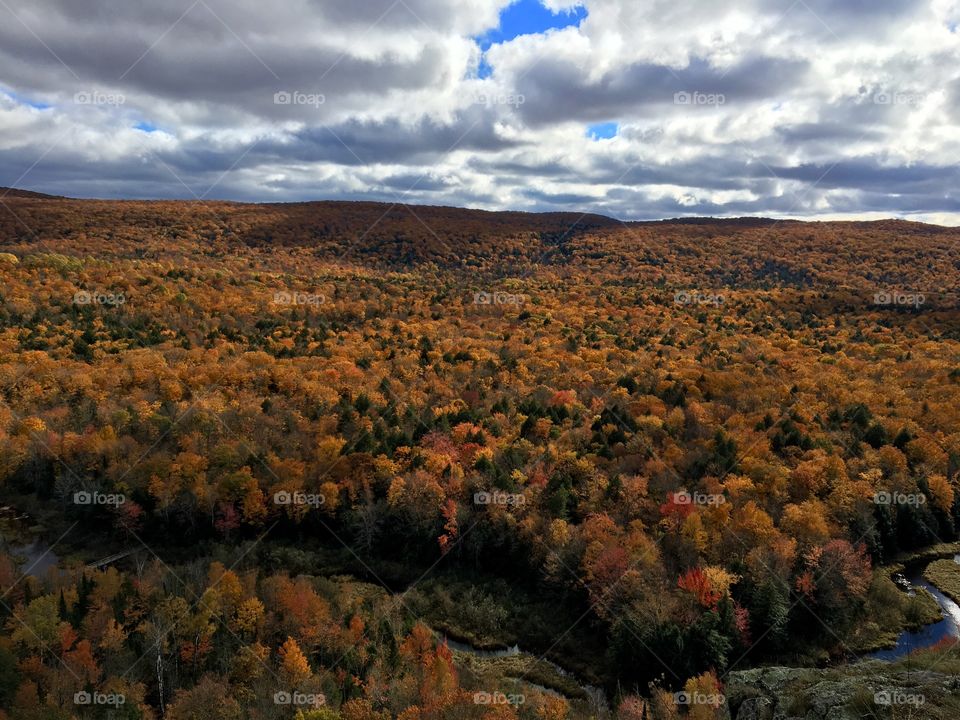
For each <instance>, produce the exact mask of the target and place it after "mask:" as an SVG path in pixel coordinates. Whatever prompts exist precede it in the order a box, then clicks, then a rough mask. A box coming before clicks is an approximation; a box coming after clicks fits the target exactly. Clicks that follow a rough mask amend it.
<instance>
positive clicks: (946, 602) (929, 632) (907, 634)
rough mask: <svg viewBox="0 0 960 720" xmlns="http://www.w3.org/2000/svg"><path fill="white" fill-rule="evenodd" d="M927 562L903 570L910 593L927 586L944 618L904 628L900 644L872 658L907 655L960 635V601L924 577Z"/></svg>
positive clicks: (959, 558) (885, 658)
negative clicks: (938, 588) (914, 628)
mask: <svg viewBox="0 0 960 720" xmlns="http://www.w3.org/2000/svg"><path fill="white" fill-rule="evenodd" d="M953 561H954V562H956V563H960V554H958V555H954V557H953ZM926 567H927V564H926V563H922V564H920V565H917V566H915V567H913V568H910V569H909V570H907V571H906V572H905V573H904V576H905V577H906V579H907V581H908V582H909V583H910V590H909V592H910V593H913V592H914V588H924V589H926V590H927V591H928V592H929V593H930V594H931V595H933V597H934V598H935V599H936V601H937V603H938V604H939V605H940V611H941V612H942V613H943V619H942V620H940V621H939V622H935V623H933V624H932V625H926V626H924V627H922V628H920V629H919V630H904V631H903V632H902V633H900V637H898V638H897V644H896V645H895V646H894V647H892V648H887V649H886V650H878V651H876V652H873V653H870V654H869V655H867V656H866V659H870V660H896V659H897V658H900V657H903V656H904V655H908V654H909V653H911V652H913V651H914V650H921V649H923V648H926V647H930V646H931V645H936V644H937V643H938V642H940V641H941V640H943V639H944V638H950V637H954V638H958V637H960V605H958V604H957V603H955V602H954V601H953V600H951V599H950V598H948V597H947V596H946V595H944V594H943V593H942V592H940V591H939V590H937V588H935V587H934V586H933V585H931V584H930V583H929V582H927V581H926V580H925V579H924V577H923V571H924V570H925V569H926Z"/></svg>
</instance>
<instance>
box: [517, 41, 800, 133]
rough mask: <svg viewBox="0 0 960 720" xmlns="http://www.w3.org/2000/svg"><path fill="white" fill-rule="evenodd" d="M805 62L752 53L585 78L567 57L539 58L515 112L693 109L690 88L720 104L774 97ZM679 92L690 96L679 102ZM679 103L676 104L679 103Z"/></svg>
mask: <svg viewBox="0 0 960 720" xmlns="http://www.w3.org/2000/svg"><path fill="white" fill-rule="evenodd" d="M806 69H807V63H806V62H805V61H802V60H786V59H778V58H765V57H757V58H751V59H748V60H745V61H743V62H741V63H738V64H737V65H736V66H735V67H733V68H730V69H726V70H724V69H722V68H716V67H712V66H711V65H710V64H709V63H708V62H707V61H705V60H703V59H695V60H693V61H691V63H690V64H689V65H688V66H687V67H685V68H681V69H674V68H670V67H667V66H665V65H654V64H649V63H635V64H632V65H629V66H627V67H625V68H621V69H618V70H615V71H611V72H610V73H607V74H606V75H605V76H604V77H602V78H600V80H598V81H596V82H589V81H588V79H587V78H586V76H585V73H584V71H583V70H582V69H580V68H578V67H576V66H575V65H573V64H572V63H570V62H556V63H539V64H537V65H536V66H535V67H534V68H533V69H532V70H531V71H530V72H529V73H528V74H526V75H525V76H524V77H523V78H522V79H521V81H520V84H519V91H520V92H521V93H522V94H523V96H524V97H525V98H526V102H525V103H524V105H522V106H521V108H520V114H521V115H522V116H523V118H524V120H526V121H527V122H528V123H530V124H531V125H542V124H548V123H552V122H555V121H556V120H557V116H558V114H560V115H562V117H563V118H564V119H578V120H583V121H599V120H605V119H609V118H615V117H620V116H622V115H624V114H631V113H633V112H638V111H639V112H641V113H644V112H646V113H647V114H649V113H651V112H654V111H655V112H658V113H663V112H670V111H672V112H696V111H699V110H702V109H704V108H703V107H700V106H697V105H695V104H693V103H696V100H695V99H693V95H694V93H699V94H701V95H723V100H722V101H723V104H724V105H733V104H737V103H747V102H750V101H754V100H761V99H765V98H772V97H776V96H777V95H778V94H781V93H784V92H785V91H787V90H789V88H791V87H794V86H795V85H797V84H798V83H799V82H800V81H801V80H802V78H803V75H804V72H805V71H806ZM678 93H681V94H682V93H686V94H687V95H690V96H691V101H690V103H689V104H682V103H683V98H678V97H677V94H678ZM678 103H681V104H678Z"/></svg>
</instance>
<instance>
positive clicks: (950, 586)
mask: <svg viewBox="0 0 960 720" xmlns="http://www.w3.org/2000/svg"><path fill="white" fill-rule="evenodd" d="M957 288H960V230H957V229H951V228H941V227H938V226H932V225H923V224H919V223H908V222H901V221H883V222H829V223H803V222H795V221H773V220H760V219H742V220H722V221H719V220H717V221H714V220H702V221H701V220H682V221H681V220H678V221H663V222H649V223H621V222H619V221H615V220H611V219H609V218H606V217H601V216H597V215H579V214H563V213H555V214H545V215H532V214H525V213H487V212H481V211H472V210H458V209H452V208H441V207H421V206H406V205H399V204H398V205H381V204H377V203H366V202H362V203H361V202H358V203H349V202H340V203H334V202H327V203H301V204H284V205H252V204H239V203H225V202H199V201H198V202H139V201H122V202H121V201H115V202H114V201H110V202H108V201H92V200H89V201H79V200H69V199H63V198H54V197H48V196H39V195H33V194H30V193H20V192H16V191H14V192H9V191H8V192H7V193H6V194H5V196H4V198H3V208H2V209H0V506H2V508H0V532H2V538H3V540H2V543H0V718H4V719H9V720H71V719H72V718H88V717H89V718H115V719H119V718H124V719H129V720H135V719H136V720H141V719H142V720H160V719H161V718H167V719H168V720H207V719H210V720H240V718H255V719H262V720H268V719H274V718H278V719H279V718H291V719H292V718H296V719H297V720H392V719H393V718H400V719H402V720H448V719H449V720H460V719H466V720H470V719H474V720H577V719H579V718H616V719H617V720H644V719H649V720H672V719H676V718H684V717H692V718H702V719H704V720H709V719H711V718H737V717H740V718H748V717H749V718H765V717H769V718H772V717H774V715H772V714H770V715H763V714H760V713H759V710H757V708H759V707H760V701H759V700H758V698H757V697H754V695H752V694H751V693H753V692H754V691H753V690H751V689H750V688H751V687H755V686H756V683H753V681H752V680H750V678H751V677H753V676H752V675H751V673H758V672H764V671H766V670H765V669H768V668H770V667H790V668H808V669H811V670H808V672H814V671H816V672H833V673H843V672H854V671H855V669H856V668H858V667H860V665H858V663H862V662H867V663H871V662H872V663H877V664H878V665H877V667H880V665H879V663H881V662H883V663H890V665H889V668H890V669H889V670H883V671H882V672H883V673H887V675H888V676H890V677H892V676H893V675H895V673H896V672H897V671H896V670H895V668H896V667H900V666H898V665H896V663H897V662H900V663H906V665H905V666H904V667H907V668H912V669H922V670H923V671H924V672H925V673H928V674H931V676H932V674H936V673H943V674H944V676H945V677H946V676H951V675H952V676H953V677H955V673H957V672H958V671H960V648H956V647H955V646H954V640H953V639H952V638H951V637H950V636H949V633H948V634H947V635H948V636H947V637H944V638H938V639H937V641H936V642H935V643H930V644H929V645H928V646H926V647H922V648H918V649H917V652H915V653H913V654H906V653H905V654H903V655H901V656H899V657H898V658H897V659H894V660H890V659H876V658H875V657H873V655H874V654H875V653H881V652H882V651H884V650H888V651H889V650H890V649H892V648H896V647H901V644H900V643H901V642H902V641H901V640H899V638H902V637H906V636H905V635H903V634H904V633H906V634H907V636H910V637H913V636H912V635H910V633H911V632H913V633H917V631H919V630H920V629H922V628H924V627H933V626H936V623H938V622H939V623H947V622H948V621H947V620H945V619H941V617H942V614H943V604H944V603H946V602H949V601H950V600H949V599H950V598H952V599H953V600H954V601H958V600H960V572H958V573H956V574H954V572H953V567H951V565H954V564H952V563H950V562H946V564H944V565H938V564H937V563H936V562H934V563H932V564H931V565H930V566H929V568H930V569H928V570H927V575H928V576H930V577H931V578H932V580H931V583H932V585H931V587H932V588H933V589H934V590H936V591H937V593H934V592H933V591H932V590H925V589H914V590H911V591H910V592H904V591H903V590H902V589H901V588H900V587H898V585H897V582H895V580H897V577H898V573H901V572H903V573H908V571H909V568H911V567H913V564H914V563H916V562H917V561H918V559H921V558H922V559H923V560H924V561H925V562H929V561H933V560H936V559H937V558H947V559H949V558H952V557H953V555H954V554H955V553H956V552H958V551H960V546H956V545H955V543H956V542H957V540H958V529H960V298H958V293H957ZM38 549H39V550H38ZM939 562H940V563H943V562H944V560H943V559H941V560H940V561H939ZM934 568H937V572H936V573H935V572H934ZM957 568H958V570H960V566H957ZM939 593H942V595H943V596H944V599H943V602H941V603H940V604H939V605H938V601H937V600H936V599H935V595H936V594H939ZM937 627H940V626H937ZM953 634H954V635H956V634H957V633H953ZM924 653H926V654H924ZM911 663H912V664H911ZM871 667H872V666H871ZM884 667H886V666H884ZM882 672H881V670H877V671H876V672H875V673H874V675H880V674H882ZM837 682H840V681H837ZM938 682H939V681H938ZM884 687H885V686H883V687H882V683H879V684H877V686H876V687H872V688H871V690H870V692H869V697H866V698H862V697H852V698H851V699H850V700H849V702H850V704H851V706H853V705H855V704H856V703H857V702H860V703H863V704H864V707H866V706H869V707H867V708H866V710H864V712H865V713H867V714H860V715H856V717H884V718H889V717H908V715H905V714H903V715H901V714H896V713H899V712H905V711H906V710H908V709H910V708H909V704H901V705H899V706H897V705H896V704H894V705H893V706H891V707H886V708H880V709H878V708H877V706H876V703H878V702H880V701H877V700H876V699H875V695H874V692H875V691H881V690H882V691H883V692H888V691H890V692H896V691H900V692H906V691H905V690H903V688H902V687H901V686H899V685H898V686H897V687H898V688H900V690H893V689H884ZM943 687H946V685H944V686H943ZM852 692H853V691H852ZM925 692H926V703H927V706H926V710H925V712H928V713H929V714H928V715H923V717H934V718H936V717H944V718H947V717H956V714H955V713H956V712H957V708H956V706H955V705H951V703H956V702H957V700H956V697H955V696H956V693H955V689H954V691H953V693H952V697H951V696H950V693H948V692H947V691H944V693H945V694H944V696H943V697H942V698H941V697H939V696H936V692H934V691H931V690H927V691H925ZM794 694H795V695H797V696H796V697H792V698H791V700H790V703H792V704H790V705H789V707H787V704H786V703H784V707H785V708H786V709H784V710H783V713H784V714H781V715H776V717H784V718H786V717H819V716H817V715H805V714H804V712H806V710H805V709H804V707H801V705H803V703H804V702H809V703H815V700H814V699H811V698H810V697H806V696H804V697H800V694H802V693H800V691H796V693H794ZM881 704H882V703H881ZM745 708H748V709H749V708H753V710H751V712H754V711H756V712H755V714H747V713H746V710H745ZM881 711H882V712H883V713H887V714H880V712H881ZM891 711H892V712H894V713H895V714H890V712H891ZM873 712H877V713H878V714H876V715H873V714H872V713H873ZM937 713H943V714H937ZM836 717H840V716H839V715H836ZM844 717H846V716H844ZM851 717H853V716H851ZM911 717H916V716H911Z"/></svg>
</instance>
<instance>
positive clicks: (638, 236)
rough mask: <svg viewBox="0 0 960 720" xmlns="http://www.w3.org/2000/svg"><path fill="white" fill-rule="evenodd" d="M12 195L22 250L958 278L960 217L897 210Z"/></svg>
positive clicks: (633, 271)
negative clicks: (675, 215)
mask: <svg viewBox="0 0 960 720" xmlns="http://www.w3.org/2000/svg"><path fill="white" fill-rule="evenodd" d="M38 198H39V199H43V200H44V202H36V200H37V199H38ZM3 202H4V205H5V206H6V207H7V208H8V209H9V210H11V211H12V212H0V247H2V248H4V249H5V250H9V251H11V252H14V253H16V252H17V251H18V247H19V248H22V249H23V250H24V251H28V249H29V248H34V249H36V248H37V247H39V244H42V247H44V248H46V249H47V251H51V250H55V251H56V252H60V253H64V254H79V255H83V256H97V257H105V258H108V257H130V256H135V257H144V258H147V257H152V258H155V259H161V258H163V257H164V256H165V255H166V254H167V253H168V252H170V251H174V250H176V251H179V252H181V253H183V254H184V255H185V256H189V255H192V254H196V253H203V254H218V255H224V254H236V253H246V252H250V251H261V250H266V251H268V252H271V251H280V250H284V251H285V252H286V251H289V252H292V253H299V252H307V253H310V255H311V256H313V257H316V258H318V259H321V260H323V261H327V262H331V263H336V264H339V265H352V266H358V267H365V268H375V269H378V270H406V269H409V268H413V267H418V266H423V265H429V264H433V265H436V266H437V267H440V268H445V269H452V270H459V271H463V272H466V273H484V274H486V275H497V276H502V277H505V276H516V277H523V276H527V275H530V274H532V273H535V272H540V271H543V270H549V271H550V272H551V273H558V274H571V273H586V274H587V275H588V276H589V277H593V278H595V279H596V280H597V282H604V281H610V282H617V283H639V284H650V285H665V284H674V285H675V284H676V283H686V284H691V285H693V284H696V285H699V286H703V287H757V288H766V287H779V286H791V287H807V288H810V287H825V288H837V287H856V288H873V291H877V289H882V288H888V289H890V290H891V291H893V290H900V291H904V292H907V291H912V290H915V291H918V292H919V291H922V292H927V293H930V292H933V291H934V290H935V289H936V288H943V287H947V288H953V287H957V286H958V285H960V228H945V227H939V226H935V225H924V224H921V223H913V222H905V221H901V220H883V221H878V222H800V221H795V220H774V219H770V218H731V219H711V218H679V219H674V220H663V221H659V222H628V223H625V222H621V221H619V220H615V219H613V218H609V217H605V216H602V215H593V214H582V213H581V214H578V213H542V214H536V213H524V212H487V211H483V210H468V209H463V208H451V207H435V206H419V205H401V204H386V203H374V202H341V201H324V202H307V203H286V204H245V203H233V202H221V201H212V202H186V201H149V202H147V201H129V200H127V201H110V200H70V199H63V198H53V197H51V196H45V195H40V194H37V193H29V192H24V191H16V190H14V191H11V192H10V194H9V195H7V196H6V199H5V200H4V201H3Z"/></svg>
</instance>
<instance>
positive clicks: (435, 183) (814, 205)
mask: <svg viewBox="0 0 960 720" xmlns="http://www.w3.org/2000/svg"><path fill="white" fill-rule="evenodd" d="M543 5H544V7H545V8H546V9H541V8H539V7H538V6H537V5H536V0H523V2H521V3H515V4H514V3H510V2H509V0H367V1H365V2H361V3H339V2H329V1H327V0H290V1H289V2H284V3H279V4H274V5H270V6H264V5H263V3H261V2H253V0H196V1H194V0H179V1H178V2H164V3H147V4H144V3H130V2H127V1H126V0H87V2H83V3H77V2H72V1H71V0H7V2H6V4H5V5H0V67H2V68H3V72H2V74H0V185H3V184H13V183H15V182H17V183H19V185H20V186H22V187H26V188H30V189H35V190H39V191H45V192H54V193H59V194H71V195H96V196H102V197H178V198H182V197H191V196H192V195H193V194H197V195H204V194H209V195H210V196H211V197H221V198H232V199H239V200H305V199H320V198H350V199H360V198H367V199H380V200H390V201H392V200H394V199H396V198H397V196H398V195H400V196H402V197H403V198H404V199H406V200H408V201H410V202H424V203H431V204H446V205H450V204H454V205H456V204H465V205H474V206H479V207H485V208H489V209H497V208H515V209H525V210H555V209H567V210H583V211H588V210H589V211H598V212H605V213H608V214H613V215H617V216H619V217H622V218H652V217H659V216H663V215H671V216H672V215H692V214H707V213H709V214H717V215H743V214H760V215H792V216H798V217H819V216H825V215H835V214H843V215H849V216H851V217H856V216H861V215H862V216H865V217H866V216H873V214H874V213H876V212H881V213H882V212H888V213H889V214H897V215H912V216H917V217H935V218H937V219H938V220H940V221H949V222H956V223H958V224H960V211H958V208H957V200H956V198H955V195H956V193H955V191H954V190H953V188H955V187H957V186H958V183H957V180H958V177H957V176H958V173H957V171H956V169H955V168H956V167H958V161H960V130H958V128H960V122H958V117H960V44H958V43H957V34H956V28H957V25H958V22H960V4H958V3H957V2H955V0H919V1H918V0H910V1H908V0H870V1H869V2H868V1H867V0H850V2H844V3H840V2H835V1H834V0H805V2H801V3H794V4H793V5H790V4H788V3H783V2H779V0H744V1H743V2H738V3H732V4H726V5H724V4H719V5H718V4H717V3H715V2H713V1H712V0H710V1H709V2H708V1H707V0H650V2H644V3H637V2H631V1H629V0H583V2H566V1H565V0H548V1H547V2H544V3H543ZM548 10H549V11H550V12H552V13H560V12H568V11H571V10H572V11H574V13H573V14H570V15H559V14H554V15H551V14H550V13H548V12H547V11H548ZM478 38H488V39H491V38H492V39H493V44H492V45H491V46H490V47H489V50H488V51H486V52H484V48H483V47H481V43H480V42H478ZM483 45H484V47H486V46H487V45H489V43H483ZM601 124H603V126H604V127H608V128H613V127H616V128H617V131H616V132H615V133H612V132H605V133H602V137H603V138H604V139H603V140H602V142H598V141H597V140H596V136H597V133H593V134H591V132H590V128H592V127H593V128H595V127H596V126H598V125H601ZM138 128H139V129H138ZM143 128H149V129H151V130H153V131H151V132H145V131H144V130H143Z"/></svg>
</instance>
